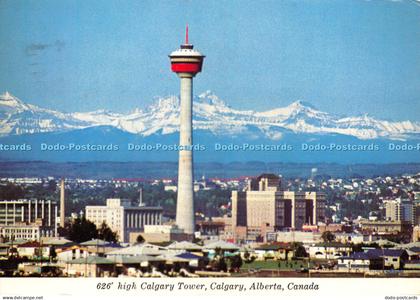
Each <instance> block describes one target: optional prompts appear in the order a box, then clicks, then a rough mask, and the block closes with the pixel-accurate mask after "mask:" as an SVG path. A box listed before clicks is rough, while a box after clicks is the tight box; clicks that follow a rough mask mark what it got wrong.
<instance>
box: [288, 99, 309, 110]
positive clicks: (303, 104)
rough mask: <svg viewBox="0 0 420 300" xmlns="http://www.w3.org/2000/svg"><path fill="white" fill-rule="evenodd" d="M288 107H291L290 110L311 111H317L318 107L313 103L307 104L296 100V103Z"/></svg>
mask: <svg viewBox="0 0 420 300" xmlns="http://www.w3.org/2000/svg"><path fill="white" fill-rule="evenodd" d="M288 107H290V108H311V109H316V107H315V106H314V105H312V104H311V103H309V102H305V101H302V100H296V101H294V102H292V103H290V104H289V105H288Z"/></svg>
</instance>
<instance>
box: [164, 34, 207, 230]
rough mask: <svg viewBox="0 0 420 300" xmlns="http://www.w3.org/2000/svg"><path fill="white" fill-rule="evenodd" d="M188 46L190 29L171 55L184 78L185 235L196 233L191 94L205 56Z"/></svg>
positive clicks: (180, 202)
mask: <svg viewBox="0 0 420 300" xmlns="http://www.w3.org/2000/svg"><path fill="white" fill-rule="evenodd" d="M193 48H194V46H193V45H191V44H189V43H188V26H187V29H186V34H185V43H184V44H182V45H181V48H180V49H178V50H176V51H174V52H172V53H171V54H170V55H169V58H170V59H171V69H172V72H175V73H176V74H177V75H178V77H179V78H180V79H181V93H180V94H181V122H180V132H179V146H180V149H179V162H178V198H177V204H176V224H177V225H178V226H179V228H181V229H183V230H184V232H185V233H188V234H193V233H194V231H195V220H194V183H193V180H194V175H193V152H192V145H193V144H192V91H193V77H194V76H195V75H196V74H197V73H199V72H201V67H202V66H203V60H204V55H202V54H201V53H200V52H198V51H196V50H194V49H193Z"/></svg>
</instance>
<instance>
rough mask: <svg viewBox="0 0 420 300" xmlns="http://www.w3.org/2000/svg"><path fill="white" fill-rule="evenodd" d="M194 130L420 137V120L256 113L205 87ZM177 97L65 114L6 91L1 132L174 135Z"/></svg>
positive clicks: (294, 109) (297, 111) (298, 111)
mask: <svg viewBox="0 0 420 300" xmlns="http://www.w3.org/2000/svg"><path fill="white" fill-rule="evenodd" d="M193 105H194V110H193V112H194V115H193V120H194V121H193V122H194V128H195V129H201V130H207V131H210V132H211V133H213V134H214V135H216V136H218V135H220V136H234V137H239V136H241V135H247V137H248V138H252V137H255V138H258V137H265V138H269V139H271V140H281V138H282V135H283V133H284V132H286V131H287V132H293V133H296V134H300V133H305V134H318V135H319V134H321V135H328V134H331V135H337V134H340V135H346V136H352V137H356V138H358V139H361V140H370V139H377V138H383V139H391V140H409V139H413V138H418V137H419V133H420V123H419V122H413V121H401V122H391V121H385V120H376V119H374V118H372V117H370V116H367V115H364V116H356V117H350V116H349V117H341V116H337V115H333V114H329V113H326V112H322V111H319V110H317V109H316V108H314V107H313V106H311V105H309V104H306V103H304V102H301V101H296V102H293V103H292V104H290V105H288V106H286V107H282V108H277V109H272V110H268V111H263V112H258V111H253V110H237V109H234V108H231V107H230V106H228V105H227V104H226V103H225V102H224V101H222V100H221V99H219V98H218V97H217V96H216V95H215V94H214V93H212V92H210V91H207V92H205V93H202V94H200V95H199V96H197V97H195V98H194V104H193ZM179 113H180V112H179V98H178V97H176V96H169V97H166V98H159V99H157V100H156V101H155V102H154V103H153V104H151V105H150V106H148V107H146V108H144V109H139V108H137V109H135V110H134V111H132V112H130V113H127V114H121V113H113V112H110V111H105V110H99V111H93V112H75V113H62V112H59V111H54V110H49V109H44V108H40V107H37V106H35V105H31V104H27V103H24V102H23V101H21V100H20V99H18V98H17V97H15V96H13V95H11V94H10V93H8V92H6V93H4V94H2V95H0V136H11V135H22V134H33V133H43V132H65V131H71V130H76V129H83V128H88V127H95V126H112V127H115V128H118V129H120V130H123V131H126V132H129V133H133V134H138V135H141V136H145V137H146V136H150V135H153V134H163V135H165V134H170V133H174V132H176V131H178V130H179Z"/></svg>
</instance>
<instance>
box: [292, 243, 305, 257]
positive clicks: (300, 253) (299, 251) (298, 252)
mask: <svg viewBox="0 0 420 300" xmlns="http://www.w3.org/2000/svg"><path fill="white" fill-rule="evenodd" d="M306 255H307V253H306V250H305V247H303V246H302V245H296V247H295V257H306Z"/></svg>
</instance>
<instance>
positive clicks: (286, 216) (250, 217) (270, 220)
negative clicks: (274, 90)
mask: <svg viewBox="0 0 420 300" xmlns="http://www.w3.org/2000/svg"><path fill="white" fill-rule="evenodd" d="M280 186H281V182H280V178H279V177H278V176H276V175H274V174H262V175H261V176H259V177H258V178H256V179H254V180H253V181H251V182H250V183H249V184H248V188H247V190H246V191H232V227H233V230H234V231H236V230H238V231H241V232H242V235H248V236H252V235H253V236H257V235H261V234H264V231H277V230H284V229H294V230H300V229H302V226H303V225H304V224H309V225H315V224H317V223H318V222H323V221H325V195H324V194H323V193H319V192H293V191H282V190H281V188H280Z"/></svg>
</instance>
